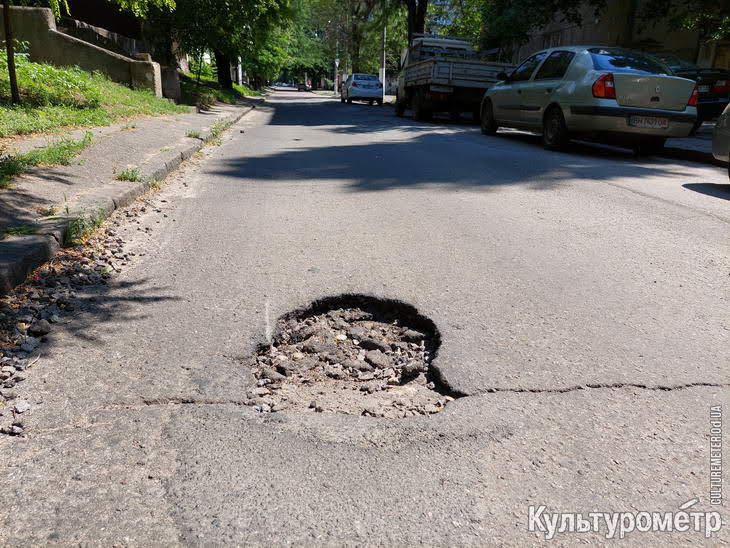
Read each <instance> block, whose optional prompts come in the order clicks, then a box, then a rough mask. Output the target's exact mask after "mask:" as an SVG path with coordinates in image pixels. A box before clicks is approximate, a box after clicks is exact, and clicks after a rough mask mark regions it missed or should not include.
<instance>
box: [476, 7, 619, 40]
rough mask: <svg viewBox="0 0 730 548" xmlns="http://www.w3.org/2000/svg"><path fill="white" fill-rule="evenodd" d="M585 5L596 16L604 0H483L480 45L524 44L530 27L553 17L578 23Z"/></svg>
mask: <svg viewBox="0 0 730 548" xmlns="http://www.w3.org/2000/svg"><path fill="white" fill-rule="evenodd" d="M587 5H588V6H591V7H593V8H594V12H595V13H596V15H597V14H598V13H600V12H601V10H603V9H604V8H605V6H606V0H486V1H485V2H484V8H483V10H484V11H483V22H484V26H483V29H482V35H481V41H482V46H483V47H485V48H496V47H498V48H500V49H502V50H505V49H509V48H511V47H514V46H516V45H521V44H524V43H526V42H527V41H529V39H530V35H531V33H532V31H533V30H534V29H538V28H541V27H544V26H545V25H547V24H548V23H549V22H550V21H553V20H554V19H555V18H556V17H557V16H562V18H563V20H564V21H568V22H570V23H572V24H575V25H580V24H581V23H582V15H581V11H582V9H583V8H584V7H585V6H587ZM527 14H529V16H528V15H527Z"/></svg>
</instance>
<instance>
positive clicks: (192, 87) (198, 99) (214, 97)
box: [180, 72, 263, 109]
mask: <svg viewBox="0 0 730 548" xmlns="http://www.w3.org/2000/svg"><path fill="white" fill-rule="evenodd" d="M182 75H183V77H182V78H181V79H180V89H181V91H182V102H183V103H187V104H190V105H197V106H198V107H200V108H204V109H205V108H209V107H210V106H212V105H213V104H215V102H216V101H219V102H221V103H228V104H230V105H235V104H236V102H237V101H238V100H239V99H242V98H243V97H260V96H261V95H263V94H262V93H261V92H260V91H256V90H253V89H251V88H249V87H248V86H245V85H239V84H233V90H227V89H220V86H219V85H218V81H217V80H215V78H210V77H206V76H201V77H200V85H198V83H197V76H196V75H194V74H190V73H189V72H183V73H182ZM186 77H187V78H186Z"/></svg>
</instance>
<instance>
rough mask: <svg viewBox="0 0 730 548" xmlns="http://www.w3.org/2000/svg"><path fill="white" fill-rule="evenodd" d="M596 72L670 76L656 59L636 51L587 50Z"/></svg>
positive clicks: (670, 72)
mask: <svg viewBox="0 0 730 548" xmlns="http://www.w3.org/2000/svg"><path fill="white" fill-rule="evenodd" d="M588 53H590V54H591V59H593V67H594V68H595V69H596V70H617V69H620V70H621V71H622V72H635V73H638V74H672V71H671V69H670V68H669V67H667V66H666V65H664V64H663V63H662V62H661V61H659V60H658V59H655V58H653V57H649V56H648V55H644V54H643V53H639V52H637V51H630V50H619V49H606V48H592V49H589V50H588Z"/></svg>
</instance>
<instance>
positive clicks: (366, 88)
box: [340, 73, 383, 106]
mask: <svg viewBox="0 0 730 548" xmlns="http://www.w3.org/2000/svg"><path fill="white" fill-rule="evenodd" d="M340 101H341V102H343V103H344V102H345V101H347V102H348V103H352V102H353V101H367V102H368V103H369V104H371V105H372V104H373V103H378V106H380V105H382V104H383V83H382V82H381V81H380V78H378V77H377V76H376V75H375V74H358V73H355V74H351V75H350V76H349V77H348V78H347V80H345V83H344V84H342V94H341V95H340Z"/></svg>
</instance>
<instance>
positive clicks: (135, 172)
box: [116, 167, 142, 183]
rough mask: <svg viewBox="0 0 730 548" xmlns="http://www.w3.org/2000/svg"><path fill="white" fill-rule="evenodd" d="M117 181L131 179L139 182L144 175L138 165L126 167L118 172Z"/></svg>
mask: <svg viewBox="0 0 730 548" xmlns="http://www.w3.org/2000/svg"><path fill="white" fill-rule="evenodd" d="M116 179H117V181H131V182H133V183H134V182H137V181H141V180H142V175H140V173H139V168H137V167H126V168H124V169H123V170H122V171H120V172H119V173H117V174H116Z"/></svg>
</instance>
